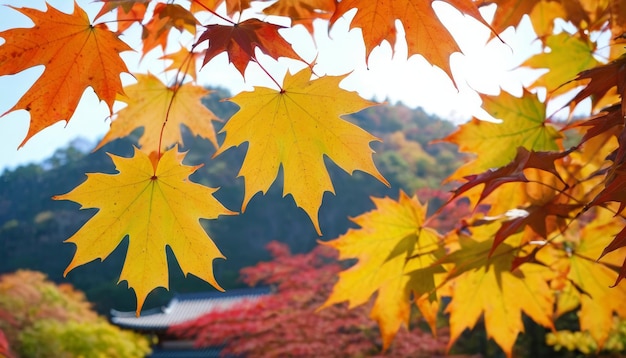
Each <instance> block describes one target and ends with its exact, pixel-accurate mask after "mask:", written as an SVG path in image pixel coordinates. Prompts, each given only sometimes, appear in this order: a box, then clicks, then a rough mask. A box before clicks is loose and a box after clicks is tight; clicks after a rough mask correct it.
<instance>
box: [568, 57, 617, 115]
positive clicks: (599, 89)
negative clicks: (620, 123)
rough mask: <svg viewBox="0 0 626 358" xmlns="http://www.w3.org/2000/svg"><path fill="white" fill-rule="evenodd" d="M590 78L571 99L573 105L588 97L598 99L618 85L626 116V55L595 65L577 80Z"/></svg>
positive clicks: (576, 79) (582, 73) (579, 75)
mask: <svg viewBox="0 0 626 358" xmlns="http://www.w3.org/2000/svg"><path fill="white" fill-rule="evenodd" d="M586 79H589V83H587V85H586V86H585V88H583V89H582V90H581V91H580V92H579V93H578V94H576V96H574V98H572V101H571V107H575V106H576V105H578V103H580V102H581V101H582V100H584V99H585V98H587V97H592V100H593V101H594V102H595V101H598V100H599V99H601V98H602V97H604V96H605V95H606V94H607V93H608V92H609V90H610V89H612V88H613V87H617V93H618V95H619V96H620V98H621V104H622V116H626V55H623V56H621V57H620V58H618V59H617V60H614V61H611V62H610V63H607V64H606V65H601V66H597V67H594V68H592V69H589V70H586V71H583V72H581V73H580V74H578V76H577V77H576V78H575V79H574V80H575V81H580V80H586Z"/></svg>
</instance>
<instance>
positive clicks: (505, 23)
mask: <svg viewBox="0 0 626 358" xmlns="http://www.w3.org/2000/svg"><path fill="white" fill-rule="evenodd" d="M540 1H541V0H489V1H484V5H490V4H494V3H495V4H497V7H496V12H495V14H494V15H493V20H492V21H491V26H492V28H493V29H494V30H495V31H496V33H501V32H502V31H504V30H506V28H507V27H509V26H517V25H518V24H519V23H520V21H521V20H522V17H523V16H524V15H526V14H530V13H531V11H532V10H533V8H534V7H535V5H537V3H539V2H540Z"/></svg>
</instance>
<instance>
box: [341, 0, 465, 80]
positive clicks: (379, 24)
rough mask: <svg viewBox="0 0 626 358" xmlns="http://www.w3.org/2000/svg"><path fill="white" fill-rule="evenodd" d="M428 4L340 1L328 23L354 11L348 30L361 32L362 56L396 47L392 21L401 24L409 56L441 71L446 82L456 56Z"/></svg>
mask: <svg viewBox="0 0 626 358" xmlns="http://www.w3.org/2000/svg"><path fill="white" fill-rule="evenodd" d="M431 2H432V1H429V0H407V1H383V2H380V1H369V0H344V1H341V2H340V3H339V4H338V5H337V11H335V13H334V14H333V16H332V17H331V19H330V22H331V24H334V23H335V22H336V21H337V20H338V19H339V18H341V17H342V16H344V14H345V13H346V12H348V11H349V10H351V9H354V8H356V9H357V13H356V15H355V16H354V18H353V19H352V23H351V25H350V27H351V28H355V27H358V28H361V30H362V32H363V40H364V41H365V51H366V52H365V54H366V57H369V54H370V53H371V52H372V50H373V49H374V48H375V47H376V46H378V45H380V43H381V42H382V41H385V40H386V41H388V42H389V43H390V44H391V45H392V46H393V45H395V43H396V33H397V31H396V27H395V26H396V25H395V21H396V20H400V21H402V25H403V26H404V30H405V33H406V42H407V46H408V54H409V56H411V55H414V54H420V55H422V56H424V58H426V60H428V61H429V62H430V63H431V64H433V65H435V66H437V67H439V68H441V69H443V70H444V71H445V72H446V73H447V74H448V76H450V78H453V77H452V70H451V69H450V59H449V58H450V54H452V53H453V52H460V51H461V50H460V49H459V47H458V45H457V44H456V42H455V41H454V39H453V38H452V35H450V33H449V32H448V30H447V29H446V28H445V26H443V24H442V23H441V22H440V21H439V19H438V18H437V14H435V11H434V10H433V8H432V6H431Z"/></svg>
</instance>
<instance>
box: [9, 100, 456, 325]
mask: <svg viewBox="0 0 626 358" xmlns="http://www.w3.org/2000/svg"><path fill="white" fill-rule="evenodd" d="M225 97H228V94H227V93H226V92H224V91H221V90H216V91H215V92H213V93H212V95H211V96H209V97H207V98H206V102H205V104H207V106H208V107H209V108H211V110H213V112H214V113H216V114H217V115H218V116H220V117H221V118H229V117H230V116H231V115H232V114H233V113H234V112H235V111H236V109H237V107H236V105H235V104H233V103H231V102H220V99H222V98H225ZM347 119H348V120H350V121H353V122H354V123H356V124H358V125H359V126H361V127H363V128H364V129H366V130H368V131H369V132H370V133H372V134H374V135H375V136H377V137H379V138H381V139H382V140H383V142H382V143H373V144H372V146H373V148H374V149H375V150H376V152H377V154H376V155H375V161H376V163H377V166H378V168H379V169H380V170H381V172H382V174H383V175H384V176H385V177H386V178H387V180H388V181H389V182H390V183H391V188H387V187H386V186H385V185H383V184H382V183H380V182H378V181H377V180H376V179H374V178H372V177H370V176H368V175H366V174H364V173H361V172H357V173H355V174H354V175H353V176H349V175H348V174H346V173H345V172H343V171H342V170H341V169H340V168H338V167H337V166H335V165H334V164H333V163H332V162H331V161H327V166H328V168H329V171H330V173H331V177H332V178H333V181H334V183H335V192H336V194H337V195H331V194H327V195H326V196H325V197H324V204H323V206H322V208H321V210H320V223H321V227H322V230H323V232H324V236H323V237H321V238H320V237H318V236H317V234H316V233H315V230H314V229H313V226H312V225H311V223H310V220H309V219H308V217H307V216H306V215H305V214H304V212H303V211H302V210H300V209H298V208H297V207H296V206H295V204H294V203H293V200H291V198H289V197H288V198H282V183H280V180H278V182H277V183H275V184H274V185H273V186H272V188H271V189H270V190H269V192H268V193H267V194H266V195H265V196H261V195H257V196H256V197H255V198H253V199H252V201H251V203H250V204H249V206H248V208H247V209H246V212H245V213H244V214H241V215H238V216H227V217H221V218H220V219H219V220H213V221H205V222H204V223H205V224H206V225H205V227H206V228H207V230H208V231H209V233H210V235H211V237H212V238H213V239H214V240H215V241H216V243H217V245H218V247H219V248H220V249H221V250H222V252H223V253H224V254H225V255H226V257H227V258H228V259H227V260H226V261H223V260H218V261H216V262H215V275H216V277H217V279H218V281H219V282H220V284H222V285H223V286H224V287H225V288H226V289H228V288H235V287H238V286H241V285H242V284H241V283H240V282H239V281H238V272H239V269H241V268H242V267H245V266H250V265H252V264H254V263H256V262H258V261H259V260H266V259H269V256H268V255H267V253H266V252H265V250H264V246H265V245H266V244H267V243H268V242H269V241H271V240H278V241H282V242H285V243H287V244H288V245H289V246H290V247H291V249H292V251H294V252H303V251H308V250H310V249H311V248H312V247H313V246H314V245H316V241H317V240H320V239H321V240H328V239H332V238H335V237H337V236H338V235H341V234H343V233H344V232H345V231H346V230H347V228H348V227H350V226H351V222H350V220H349V219H348V218H349V217H354V216H357V215H359V214H362V213H363V212H365V211H368V210H371V209H372V207H373V204H372V202H371V200H370V196H391V197H397V195H398V191H399V190H400V189H402V190H405V191H406V192H408V193H412V192H413V191H415V190H417V189H419V188H424V187H431V188H438V186H439V184H440V182H441V180H442V179H443V178H445V177H446V176H448V175H449V174H451V173H452V171H453V170H454V169H455V168H456V167H458V165H460V163H461V161H462V157H461V156H460V155H459V154H458V153H457V152H456V149H455V147H454V146H452V145H449V144H434V145H429V142H430V141H431V140H433V139H437V138H441V137H444V136H445V135H447V134H449V133H450V132H451V131H453V130H454V125H453V124H452V123H450V122H448V121H445V120H442V119H439V118H436V117H433V116H429V115H428V114H426V113H425V112H424V111H423V110H421V109H419V108H418V109H415V110H413V109H409V108H407V107H405V106H402V105H395V106H378V107H373V108H370V109H367V110H364V111H362V112H359V113H357V114H355V115H353V116H350V117H348V118H347ZM218 127H219V126H218ZM218 130H219V128H218ZM140 132H141V130H139V131H137V132H136V133H134V134H133V135H131V136H129V137H127V138H123V139H119V140H117V141H114V142H112V143H110V144H108V145H106V146H105V147H104V148H103V149H101V150H99V151H97V152H95V153H87V152H86V151H85V146H86V144H85V143H84V142H81V141H78V142H74V143H73V144H72V145H70V146H69V147H67V148H65V149H61V150H59V151H57V152H56V153H55V154H54V155H53V156H52V157H51V158H49V159H47V160H46V161H44V162H42V163H40V164H30V165H27V166H22V167H19V168H16V169H15V170H8V171H5V172H4V173H3V174H2V175H1V176H0V273H4V272H11V271H14V270H16V269H18V268H29V269H34V270H39V271H43V272H45V273H47V274H48V275H49V277H50V278H51V279H52V280H54V281H57V282H70V283H72V284H73V285H75V286H76V287H77V288H79V289H81V290H83V291H85V292H86V294H87V297H88V298H89V300H90V301H91V302H94V303H95V305H96V308H97V309H98V310H99V311H100V312H103V313H106V312H107V311H108V310H109V309H110V308H113V307H114V308H116V309H118V310H133V309H134V304H135V299H134V296H133V293H132V291H130V290H128V289H127V288H126V285H125V284H121V285H116V283H117V280H118V277H119V272H120V270H121V265H122V262H123V260H124V256H125V251H126V246H127V243H126V240H125V241H124V242H123V243H122V244H121V245H120V247H118V248H117V249H116V250H115V251H114V252H113V254H111V255H110V257H109V258H107V259H106V260H105V261H104V262H103V263H90V264H87V265H85V266H82V267H79V268H77V269H74V270H73V271H72V272H70V273H69V274H68V276H67V278H63V277H62V273H63V271H64V269H65V267H66V266H67V264H68V263H69V262H70V260H71V257H72V254H73V252H74V246H73V245H71V244H63V243H62V242H63V240H65V239H67V238H68V237H70V236H71V235H72V234H73V233H74V232H76V230H78V229H79V228H80V227H81V226H82V225H83V224H84V223H85V222H86V221H87V220H88V219H89V218H90V217H91V216H92V215H93V214H94V213H95V210H79V206H78V205H77V204H75V203H72V202H64V201H53V200H52V199H51V197H52V196H53V195H57V194H62V193H66V192H68V191H70V190H71V189H72V188H74V187H75V186H77V185H78V184H80V183H81V182H82V181H84V180H85V173H88V172H114V167H113V164H112V162H111V160H110V159H109V157H108V156H107V155H106V154H105V152H111V153H115V154H116V155H121V156H130V155H131V154H132V150H133V149H132V147H133V144H134V143H136V139H137V135H138V133H140ZM183 138H184V142H185V145H184V147H183V148H182V149H183V150H188V151H189V152H188V154H187V157H186V163H189V164H200V163H204V166H203V167H202V168H200V169H199V170H198V171H197V172H196V173H195V174H194V175H193V176H192V180H193V181H196V182H199V183H202V184H205V185H209V186H212V187H219V188H220V189H219V191H218V192H217V193H216V196H217V197H218V199H220V201H222V203H224V205H225V206H227V207H228V208H229V209H231V210H235V211H239V210H240V205H241V201H242V198H243V180H242V179H241V178H236V177H237V173H238V171H239V167H240V165H241V162H242V159H243V156H244V154H245V148H234V149H230V150H228V151H226V152H225V153H224V154H222V155H220V156H219V157H217V158H215V159H213V160H211V156H212V155H213V153H214V152H215V148H213V147H212V145H211V144H210V143H209V142H208V141H206V140H203V139H198V138H195V137H193V136H191V135H190V134H189V133H188V132H186V133H185V134H184V136H183ZM220 139H223V138H220ZM170 258H172V260H170V262H171V263H172V264H171V270H170V271H171V272H173V274H172V277H171V284H170V289H171V291H172V292H180V293H183V292H192V291H198V290H203V291H210V290H213V288H211V286H209V285H208V284H206V283H204V282H202V281H201V280H199V279H196V278H194V277H190V278H187V279H184V278H183V275H182V273H181V272H180V269H179V268H178V267H177V265H176V264H175V263H174V262H175V261H174V260H173V256H171V255H170ZM171 296H172V293H171V292H167V291H165V290H163V289H159V290H157V291H156V292H155V293H153V294H151V295H150V296H149V297H148V301H147V302H146V305H145V307H146V308H149V307H151V306H158V305H162V304H164V303H165V302H167V301H168V300H169V299H170V298H171Z"/></svg>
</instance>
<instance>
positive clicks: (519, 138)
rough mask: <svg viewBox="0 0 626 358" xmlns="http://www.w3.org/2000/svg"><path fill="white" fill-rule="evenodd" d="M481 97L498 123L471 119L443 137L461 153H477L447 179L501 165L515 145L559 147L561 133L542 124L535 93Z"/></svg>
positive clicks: (543, 110) (540, 105)
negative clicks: (517, 95)
mask: <svg viewBox="0 0 626 358" xmlns="http://www.w3.org/2000/svg"><path fill="white" fill-rule="evenodd" d="M481 98H482V100H483V108H484V109H485V111H487V113H489V114H491V115H492V116H493V117H495V118H497V119H500V120H502V122H501V123H493V122H487V121H482V120H478V119H476V118H474V119H472V120H471V121H470V122H468V123H466V124H463V125H461V126H460V127H459V129H458V130H457V131H456V132H454V133H452V134H451V135H449V136H448V137H446V138H445V139H444V140H445V141H448V142H452V143H455V144H456V145H458V146H459V150H460V151H462V152H469V153H475V154H476V155H477V158H476V160H474V161H472V162H469V163H467V164H465V165H464V166H462V167H461V168H459V169H458V170H457V171H456V172H455V173H454V174H452V175H451V176H450V178H448V180H454V179H460V178H463V177H464V176H466V175H469V174H474V173H480V172H483V171H486V170H488V169H492V168H499V167H501V166H504V165H506V164H508V163H509V162H510V161H511V160H513V158H515V155H516V154H517V148H518V147H524V148H526V149H529V150H535V151H550V150H558V149H559V144H558V141H557V139H559V138H561V134H559V132H558V131H557V130H556V129H555V128H554V127H552V126H551V125H550V124H549V123H546V105H545V103H542V102H540V101H539V99H538V98H537V95H535V94H532V93H530V92H528V91H526V90H524V94H523V96H522V97H521V98H519V97H515V96H513V95H511V94H509V93H507V92H502V93H501V94H500V95H499V96H489V95H481Z"/></svg>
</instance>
